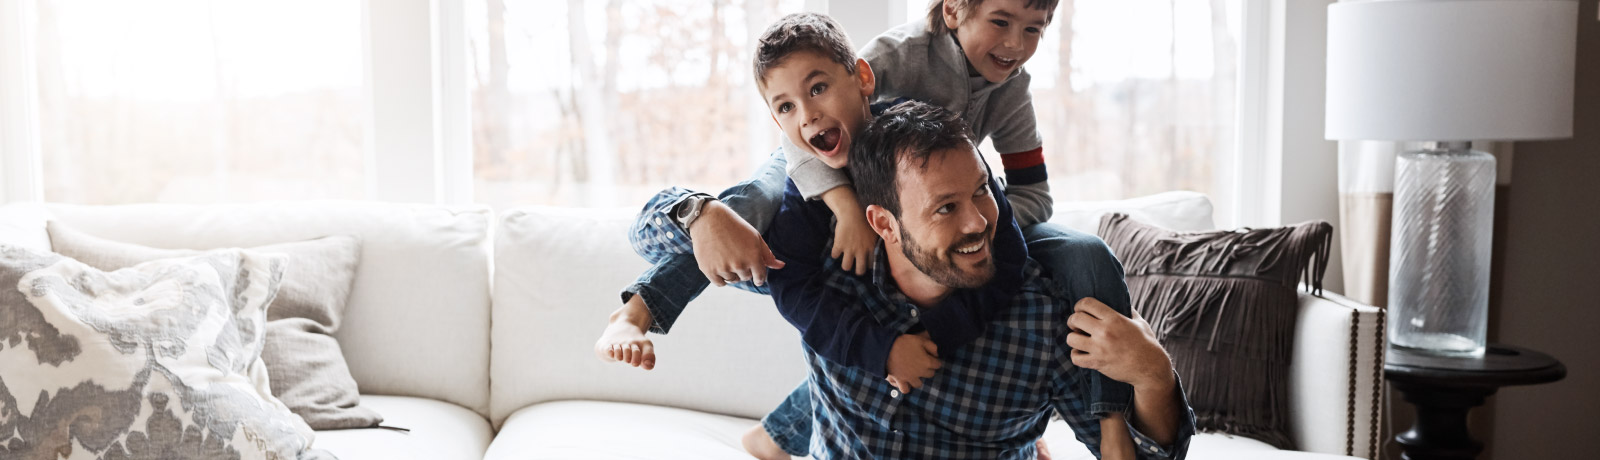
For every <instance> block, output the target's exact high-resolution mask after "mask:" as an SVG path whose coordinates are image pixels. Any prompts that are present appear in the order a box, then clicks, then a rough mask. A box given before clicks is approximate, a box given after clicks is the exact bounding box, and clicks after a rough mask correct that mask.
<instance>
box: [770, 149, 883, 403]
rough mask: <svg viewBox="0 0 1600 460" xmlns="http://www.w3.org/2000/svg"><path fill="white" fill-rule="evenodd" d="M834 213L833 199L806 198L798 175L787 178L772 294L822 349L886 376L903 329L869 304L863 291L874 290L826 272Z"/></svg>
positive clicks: (775, 231)
mask: <svg viewBox="0 0 1600 460" xmlns="http://www.w3.org/2000/svg"><path fill="white" fill-rule="evenodd" d="M832 218H833V212H832V211H829V210H828V208H827V205H825V204H823V203H822V202H820V201H809V202H808V201H806V200H805V198H804V197H803V196H801V194H800V191H799V189H797V188H796V187H795V185H794V182H793V181H790V182H789V183H788V184H787V188H786V189H785V191H784V195H783V207H782V208H780V210H779V211H778V215H777V217H775V218H774V219H773V221H772V227H771V228H769V229H768V230H767V246H768V247H770V248H772V254H773V255H774V256H776V257H777V258H778V260H781V261H783V262H784V267H783V268H780V269H776V270H772V271H771V272H769V274H768V280H767V281H768V286H769V287H770V288H771V290H772V300H773V302H774V303H776V304H777V306H778V312H779V313H781V314H783V318H784V319H785V320H788V321H789V324H791V325H794V327H795V329H798V330H800V337H801V339H802V340H804V341H805V343H806V345H807V346H809V347H811V349H812V350H813V351H815V352H816V353H817V354H819V355H821V356H822V357H824V358H826V359H828V360H830V361H833V362H836V363H840V364H842V365H845V366H848V367H853V368H857V369H861V370H863V371H867V372H869V373H871V374H873V375H874V376H877V377H880V378H881V377H884V376H887V375H888V373H887V372H886V370H885V365H886V364H887V361H888V359H889V349H890V347H892V346H893V345H894V340H895V339H896V338H898V337H899V336H900V334H901V333H902V331H899V330H896V329H893V328H890V327H887V326H885V325H883V324H881V323H879V322H878V321H877V319H876V318H874V317H873V316H872V314H871V313H870V312H869V311H868V310H867V308H866V307H864V306H863V304H862V302H863V299H862V298H860V296H859V295H861V294H869V293H866V292H856V293H849V292H847V291H845V290H841V289H836V288H835V287H833V286H830V285H829V283H828V281H829V279H830V275H836V274H830V273H827V272H826V270H827V269H828V268H827V266H828V262H829V260H828V249H829V248H828V235H831V234H832ZM834 270H837V268H834ZM849 276H854V275H849Z"/></svg>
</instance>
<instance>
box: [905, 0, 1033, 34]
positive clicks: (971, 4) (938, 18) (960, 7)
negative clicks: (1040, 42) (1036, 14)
mask: <svg viewBox="0 0 1600 460" xmlns="http://www.w3.org/2000/svg"><path fill="white" fill-rule="evenodd" d="M944 2H945V0H930V1H929V2H928V30H929V31H931V32H933V33H934V34H935V35H938V34H945V33H949V32H950V28H949V27H945V25H944ZM950 3H952V4H953V5H952V6H954V7H955V8H956V11H960V12H961V14H960V16H962V17H963V19H965V18H966V17H970V16H972V12H973V11H974V10H977V9H978V5H982V4H983V0H950ZM1057 3H1060V0H1027V1H1025V2H1023V3H1022V7H1023V8H1028V9H1034V10H1042V11H1049V12H1050V13H1051V15H1052V16H1054V15H1055V12H1056V4H1057ZM1047 20H1048V19H1047Z"/></svg>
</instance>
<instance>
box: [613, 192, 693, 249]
mask: <svg viewBox="0 0 1600 460" xmlns="http://www.w3.org/2000/svg"><path fill="white" fill-rule="evenodd" d="M694 193H695V192H694V191H692V190H689V189H686V188H683V187H671V188H667V189H665V190H662V191H661V192H659V193H656V195H655V196H653V197H651V198H650V201H649V202H647V203H645V205H644V208H643V209H640V210H639V217H638V218H636V219H635V220H634V222H633V227H632V228H631V229H629V232H628V240H629V241H630V242H632V243H633V251H634V252H637V253H639V257H643V258H644V260H646V261H648V262H650V264H651V265H658V264H661V263H662V262H664V261H666V260H667V259H668V258H671V257H672V256H674V255H679V254H692V253H693V252H694V245H693V244H691V243H690V242H689V233H688V232H685V231H683V229H682V228H679V227H678V222H677V221H676V220H674V219H673V215H672V210H673V208H676V207H677V206H678V203H679V202H682V201H683V199H684V198H688V197H689V195H693V194H694Z"/></svg>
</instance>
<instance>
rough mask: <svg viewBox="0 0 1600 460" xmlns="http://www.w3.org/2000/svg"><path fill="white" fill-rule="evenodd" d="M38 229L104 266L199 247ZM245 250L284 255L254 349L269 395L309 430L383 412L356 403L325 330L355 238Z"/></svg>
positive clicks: (348, 272)
mask: <svg viewBox="0 0 1600 460" xmlns="http://www.w3.org/2000/svg"><path fill="white" fill-rule="evenodd" d="M46 229H47V230H48V232H49V234H50V244H51V246H52V247H53V248H54V249H55V252H56V253H58V254H61V255H64V256H67V257H71V258H73V259H77V260H79V261H81V262H83V263H84V264H87V265H89V266H91V267H95V268H98V269H101V270H107V271H111V270H117V269H121V268H124V267H131V266H134V265H137V264H140V263H143V262H147V261H152V260H159V259H167V258H172V257H182V256H186V255H192V254H197V253H199V251H194V250H188V249H157V248H150V247H145V246H140V245H136V244H131V243H123V242H117V241H111V240H107V239H104V238H99V237H96V236H93V235H89V234H86V233H83V232H81V231H77V230H74V229H72V228H70V227H67V226H64V225H62V224H61V223H59V222H55V221H51V222H49V224H48V225H47V226H46ZM251 250H252V251H261V252H273V253H280V254H284V255H287V256H288V257H289V268H288V270H287V271H286V272H285V273H284V275H283V288H282V289H281V290H279V292H278V297H277V299H276V300H274V301H273V302H272V306H271V307H270V308H268V309H267V337H266V347H265V348H264V349H262V351H261V360H262V361H264V362H266V366H267V372H268V374H269V375H270V376H271V383H272V394H273V395H275V396H277V397H278V399H281V400H283V403H284V404H286V405H288V406H289V410H291V411H294V413H295V414H296V415H299V416H300V417H301V418H304V419H305V421H306V423H307V424H309V425H310V426H311V428H313V429H318V430H331V429H343V428H369V427H374V426H377V425H378V423H380V422H382V421H383V417H382V416H380V415H378V413H377V412H374V411H373V410H372V409H368V408H366V407H362V406H361V405H360V404H361V395H360V393H359V391H358V390H357V388H356V381H355V378H353V377H351V376H350V368H349V366H348V365H347V364H346V363H345V361H344V354H343V352H342V351H341V350H340V349H339V342H338V341H337V340H335V339H334V338H333V335H332V334H333V333H334V332H335V331H337V330H339V320H340V318H342V317H343V316H344V307H345V300H346V299H348V298H349V296H350V285H351V283H352V282H353V281H354V280H355V271H356V266H357V264H358V263H359V261H360V258H361V242H360V241H359V240H358V239H356V238H355V237H353V236H343V235H340V236H329V237H324V238H318V239H314V240H307V241H296V242H290V243H280V244H272V245H266V246H260V247H255V248H251Z"/></svg>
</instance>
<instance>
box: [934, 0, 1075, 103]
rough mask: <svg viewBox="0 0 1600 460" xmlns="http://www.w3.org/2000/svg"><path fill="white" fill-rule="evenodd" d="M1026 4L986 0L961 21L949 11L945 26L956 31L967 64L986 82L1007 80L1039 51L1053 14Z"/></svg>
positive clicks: (1020, 1)
mask: <svg viewBox="0 0 1600 460" xmlns="http://www.w3.org/2000/svg"><path fill="white" fill-rule="evenodd" d="M1024 5H1025V2H1024V1H1023V0H984V2H983V3H982V4H979V5H978V6H977V7H974V8H971V15H970V16H965V15H963V16H962V17H960V18H957V15H956V14H953V12H952V10H951V9H949V8H946V9H945V25H946V26H947V27H950V28H951V29H953V30H955V34H956V40H959V41H960V42H961V51H962V52H964V53H966V55H967V62H970V63H972V67H973V68H975V69H978V74H980V75H983V79H984V80H988V81H990V82H991V83H999V82H1002V81H1005V79H1006V78H1009V77H1010V76H1011V74H1012V72H1016V71H1017V69H1020V68H1022V64H1023V63H1025V62H1028V59H1029V58H1032V57H1033V52H1034V51H1035V50H1038V48H1039V37H1040V36H1042V35H1044V28H1045V26H1048V25H1049V24H1050V13H1051V12H1050V11H1045V10H1038V9H1033V8H1028V7H1026V6H1024Z"/></svg>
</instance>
